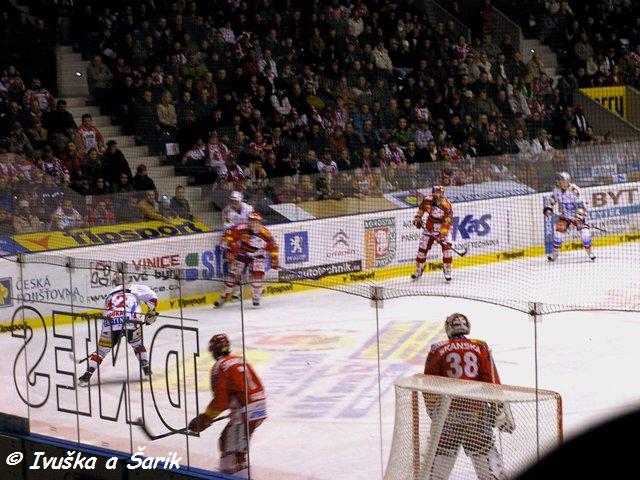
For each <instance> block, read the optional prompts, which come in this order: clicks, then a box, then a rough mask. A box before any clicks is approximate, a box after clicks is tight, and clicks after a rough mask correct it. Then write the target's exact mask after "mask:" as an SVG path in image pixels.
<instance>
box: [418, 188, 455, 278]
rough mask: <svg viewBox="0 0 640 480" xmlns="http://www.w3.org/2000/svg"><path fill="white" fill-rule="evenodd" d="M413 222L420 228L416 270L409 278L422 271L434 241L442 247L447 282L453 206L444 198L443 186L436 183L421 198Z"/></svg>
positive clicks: (420, 273) (451, 257) (449, 275)
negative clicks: (425, 219)
mask: <svg viewBox="0 0 640 480" xmlns="http://www.w3.org/2000/svg"><path fill="white" fill-rule="evenodd" d="M425 213H426V214H427V221H426V223H424V222H423V221H422V217H423V215H424V214H425ZM413 224H414V225H415V226H416V228H418V229H422V236H421V237H420V244H419V246H418V255H417V256H416V271H415V272H414V273H413V274H412V275H411V278H412V279H414V280H417V279H418V278H420V277H421V276H422V272H424V267H425V262H426V261H427V253H429V250H430V249H431V247H432V246H433V244H434V243H438V244H440V248H442V263H443V272H444V278H445V280H446V281H447V282H448V281H450V280H451V264H452V262H453V252H452V251H451V242H450V241H449V230H451V225H452V224H453V207H452V206H451V202H449V200H447V199H446V198H444V187H443V186H441V185H436V186H434V187H433V188H432V189H431V195H428V196H426V197H424V198H423V199H422V202H420V206H419V207H418V213H416V216H415V218H414V220H413Z"/></svg>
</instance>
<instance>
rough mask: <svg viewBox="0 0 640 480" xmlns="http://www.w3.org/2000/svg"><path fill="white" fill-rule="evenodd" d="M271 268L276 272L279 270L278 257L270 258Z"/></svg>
mask: <svg viewBox="0 0 640 480" xmlns="http://www.w3.org/2000/svg"><path fill="white" fill-rule="evenodd" d="M271 268H273V269H274V270H278V269H279V268H280V261H279V260H278V257H271Z"/></svg>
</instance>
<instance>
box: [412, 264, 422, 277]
mask: <svg viewBox="0 0 640 480" xmlns="http://www.w3.org/2000/svg"><path fill="white" fill-rule="evenodd" d="M423 273H424V266H423V267H422V268H421V267H416V271H415V272H413V273H412V274H411V280H418V279H419V278H420V277H421V276H422V274H423Z"/></svg>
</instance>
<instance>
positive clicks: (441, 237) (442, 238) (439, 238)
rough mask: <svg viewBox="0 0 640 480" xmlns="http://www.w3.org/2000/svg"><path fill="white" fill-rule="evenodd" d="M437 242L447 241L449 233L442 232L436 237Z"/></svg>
mask: <svg viewBox="0 0 640 480" xmlns="http://www.w3.org/2000/svg"><path fill="white" fill-rule="evenodd" d="M436 242H438V243H441V244H442V243H447V234H446V233H444V232H440V233H439V234H438V236H437V237H436Z"/></svg>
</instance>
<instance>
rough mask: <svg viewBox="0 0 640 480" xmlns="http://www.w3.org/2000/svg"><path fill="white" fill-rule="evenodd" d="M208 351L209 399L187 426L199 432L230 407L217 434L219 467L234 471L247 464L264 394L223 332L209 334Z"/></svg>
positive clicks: (264, 410) (261, 419) (261, 418)
mask: <svg viewBox="0 0 640 480" xmlns="http://www.w3.org/2000/svg"><path fill="white" fill-rule="evenodd" d="M209 351H210V352H211V354H212V355H213V358H215V360H216V363H215V364H214V365H213V368H212V369H211V391H212V393H213V399H212V400H211V401H210V402H209V405H207V408H206V410H205V411H204V413H201V414H199V415H198V416H197V417H195V418H193V419H192V420H191V421H190V422H189V427H188V428H189V430H191V431H192V432H202V431H203V430H205V429H206V428H208V427H209V426H210V425H211V424H212V423H213V420H214V419H215V418H216V417H218V416H219V415H220V414H221V413H222V412H224V411H225V410H227V409H229V410H231V416H230V420H229V423H227V426H226V427H224V430H222V433H221V434H220V444H219V446H220V470H222V472H224V473H236V472H239V471H240V470H244V469H246V468H247V467H248V451H249V440H250V439H251V435H253V432H254V431H255V429H256V428H258V427H259V426H260V424H261V423H262V422H264V421H265V419H266V418H267V395H266V393H265V391H264V387H263V386H262V382H261V381H260V378H258V375H256V372H255V371H254V370H253V368H252V367H251V365H249V364H248V363H245V362H243V361H242V358H240V357H236V356H235V355H231V353H230V352H231V346H230V343H229V339H228V338H227V336H226V335H225V334H223V333H221V334H218V335H214V336H213V337H211V340H209Z"/></svg>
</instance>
